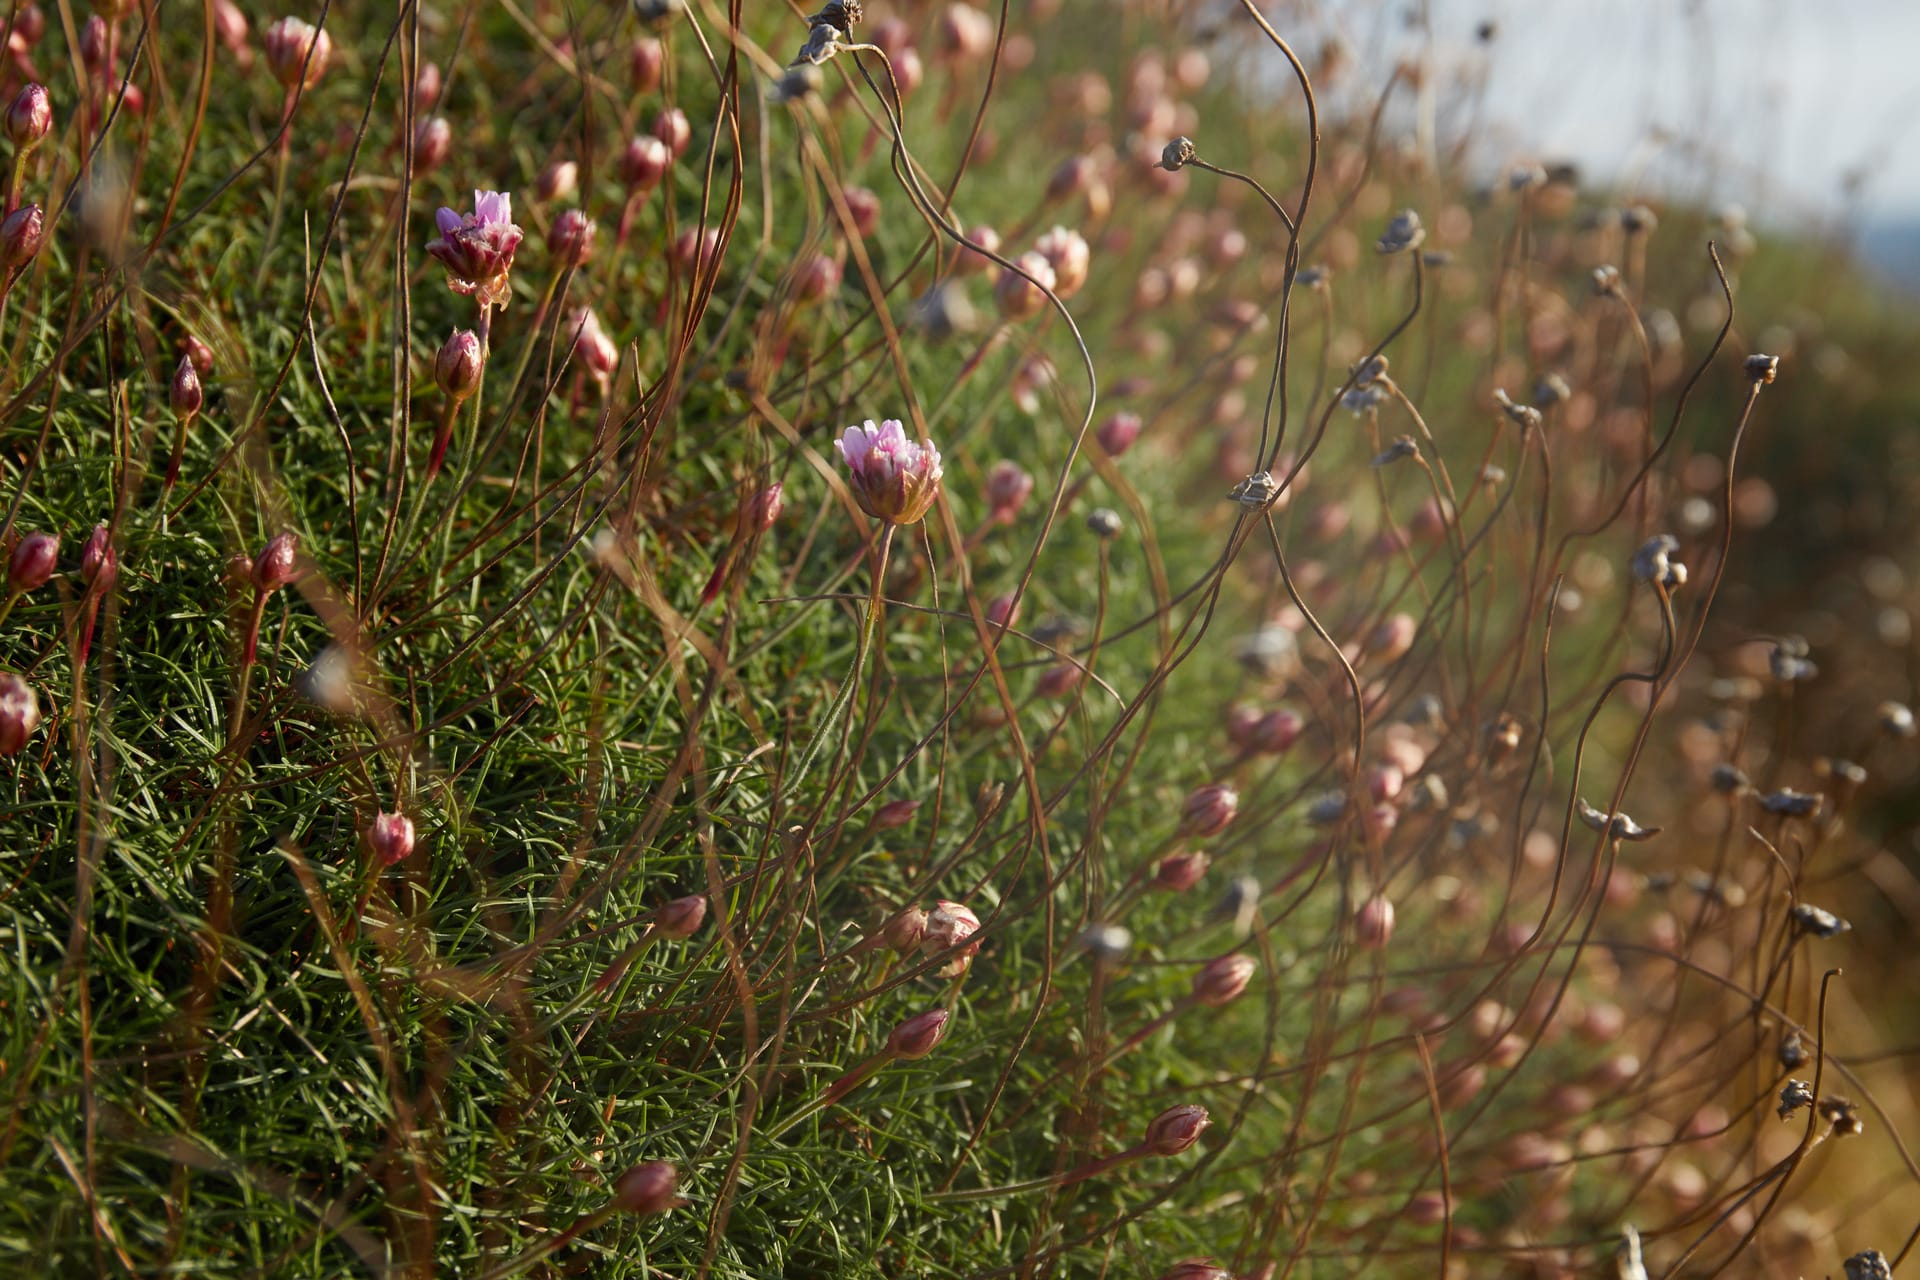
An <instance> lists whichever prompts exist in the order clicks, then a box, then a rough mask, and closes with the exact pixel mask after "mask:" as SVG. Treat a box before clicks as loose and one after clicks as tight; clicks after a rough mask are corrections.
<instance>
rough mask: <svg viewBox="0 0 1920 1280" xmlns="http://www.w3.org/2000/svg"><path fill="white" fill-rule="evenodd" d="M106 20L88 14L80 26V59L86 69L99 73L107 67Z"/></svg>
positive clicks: (96, 15)
mask: <svg viewBox="0 0 1920 1280" xmlns="http://www.w3.org/2000/svg"><path fill="white" fill-rule="evenodd" d="M107 46H108V40H107V20H106V19H105V18H103V17H101V16H100V15H99V14H97V13H96V14H93V15H92V16H90V17H89V18H88V19H87V21H86V23H85V25H83V26H82V27H81V28H80V61H81V63H82V64H83V65H84V66H85V67H86V68H87V70H89V71H92V72H95V73H99V72H102V71H105V70H106V69H107Z"/></svg>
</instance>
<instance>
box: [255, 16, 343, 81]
mask: <svg viewBox="0 0 1920 1280" xmlns="http://www.w3.org/2000/svg"><path fill="white" fill-rule="evenodd" d="M261 42H262V43H263V44H265V45H266V49H267V68H268V70H270V71H272V72H273V78H274V79H275V80H278V81H279V82H280V83H281V85H282V86H283V87H285V88H287V89H294V88H299V87H302V86H304V87H305V88H308V89H311V88H313V86H314V85H315V84H317V83H319V81H320V77H321V75H322V74H323V73H324V72H325V71H326V69H327V59H328V58H329V57H331V56H332V54H333V37H332V36H329V35H328V34H327V33H326V32H324V31H320V30H317V29H315V28H314V26H313V25H312V24H311V23H308V22H303V21H301V20H300V19H299V18H282V19H280V20H279V21H278V22H276V23H274V24H273V25H272V26H270V27H268V28H267V30H266V33H265V34H264V35H262V36H261Z"/></svg>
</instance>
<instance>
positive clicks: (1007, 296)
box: [993, 251, 1054, 320]
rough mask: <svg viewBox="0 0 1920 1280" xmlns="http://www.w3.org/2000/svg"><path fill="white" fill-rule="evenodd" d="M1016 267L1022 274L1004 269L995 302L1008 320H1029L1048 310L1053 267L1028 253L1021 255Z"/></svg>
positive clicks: (994, 294) (1034, 254)
mask: <svg viewBox="0 0 1920 1280" xmlns="http://www.w3.org/2000/svg"><path fill="white" fill-rule="evenodd" d="M1017 265H1018V266H1019V268H1020V270H1019V271H1013V270H1010V269H1007V268H1002V269H1001V272H1000V278H999V279H998V280H997V281H995V282H994V286H993V302H994V305H995V306H997V307H999V308H1000V314H1001V315H1002V316H1004V317H1006V318H1007V319H1008V320H1028V319H1031V318H1033V317H1034V316H1037V315H1039V314H1040V313H1041V312H1042V311H1044V310H1045V309H1046V306H1047V290H1049V289H1052V288H1053V287H1054V274H1053V264H1052V263H1050V262H1048V261H1047V260H1046V258H1044V257H1043V256H1041V255H1040V254H1038V253H1035V252H1032V251H1029V252H1027V253H1023V254H1021V255H1020V258H1019V260H1018V263H1017ZM1023 273H1024V274H1023Z"/></svg>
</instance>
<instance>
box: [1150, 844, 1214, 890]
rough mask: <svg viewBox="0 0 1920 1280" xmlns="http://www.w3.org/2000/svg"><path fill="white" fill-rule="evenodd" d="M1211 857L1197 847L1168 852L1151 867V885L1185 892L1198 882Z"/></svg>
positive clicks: (1210, 862) (1205, 872) (1205, 871)
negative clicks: (1178, 851)
mask: <svg viewBox="0 0 1920 1280" xmlns="http://www.w3.org/2000/svg"><path fill="white" fill-rule="evenodd" d="M1211 865H1213V859H1212V858H1210V857H1208V856H1207V855H1206V854H1205V853H1204V852H1202V851H1201V850H1198V849H1190V850H1186V851H1183V852H1180V853H1170V854H1168V855H1167V856H1166V857H1164V858H1162V859H1160V861H1159V862H1158V863H1157V864H1155V866H1154V868H1153V885H1154V887H1155V888H1156V889H1165V890H1166V891H1167V892H1168V893H1185V892H1186V891H1187V890H1189V889H1191V888H1193V886H1195V885H1196V884H1199V883H1200V877H1201V876H1204V875H1205V874H1207V868H1208V867H1209V866H1211Z"/></svg>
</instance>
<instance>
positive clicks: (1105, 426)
mask: <svg viewBox="0 0 1920 1280" xmlns="http://www.w3.org/2000/svg"><path fill="white" fill-rule="evenodd" d="M1140 427H1141V422H1140V415H1139V414H1137V413H1116V414H1114V415H1113V416H1112V417H1111V418H1108V419H1107V420H1106V421H1105V422H1103V423H1101V424H1100V425H1099V426H1098V427H1097V428H1095V429H1094V433H1093V438H1094V439H1096V440H1098V441H1099V442H1100V447H1101V448H1102V449H1105V450H1106V451H1107V453H1108V454H1109V455H1111V456H1112V457H1115V458H1117V457H1119V456H1120V455H1121V454H1123V453H1125V452H1126V451H1127V450H1129V449H1131V448H1133V442H1134V441H1135V440H1138V439H1139V438H1140Z"/></svg>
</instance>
